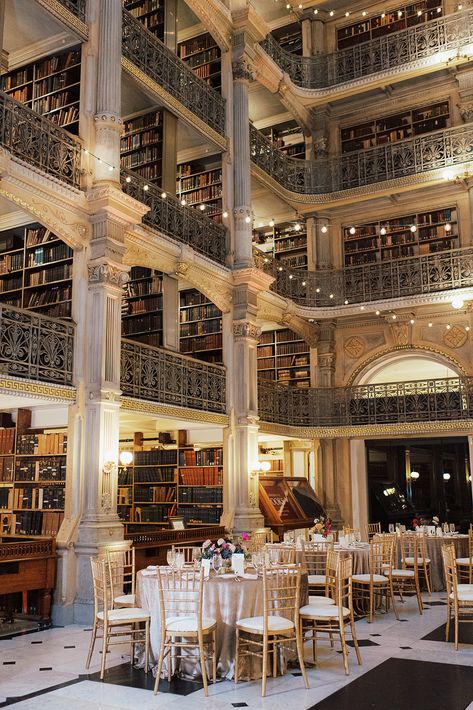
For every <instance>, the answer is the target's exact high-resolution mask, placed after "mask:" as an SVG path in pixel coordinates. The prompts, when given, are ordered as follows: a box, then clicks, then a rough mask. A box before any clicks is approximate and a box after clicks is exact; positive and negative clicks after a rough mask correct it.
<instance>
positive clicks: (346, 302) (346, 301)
mask: <svg viewBox="0 0 473 710" xmlns="http://www.w3.org/2000/svg"><path fill="white" fill-rule="evenodd" d="M345 306H348V298H345Z"/></svg>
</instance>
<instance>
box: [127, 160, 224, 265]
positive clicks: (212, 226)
mask: <svg viewBox="0 0 473 710" xmlns="http://www.w3.org/2000/svg"><path fill="white" fill-rule="evenodd" d="M121 178H122V180H121V181H122V187H123V190H124V191H125V192H126V193H127V194H128V195H131V197H134V198H135V199H136V200H139V202H143V203H144V204H145V205H148V207H149V208H150V211H149V212H147V213H146V214H145V216H144V217H143V222H144V223H145V224H148V225H149V226H150V227H152V228H154V229H157V230H158V231H159V232H162V233H163V234H166V235H167V236H168V237H171V239H175V240H176V241H178V242H182V243H184V244H189V246H191V247H192V248H193V249H195V251H198V252H199V253H200V254H203V255H204V256H207V257H208V258H209V259H212V261H216V262H217V263H218V264H223V265H224V264H225V261H226V257H227V230H226V229H225V227H223V226H222V225H220V224H216V223H215V222H214V221H213V220H211V219H209V218H208V217H205V216H204V215H203V214H202V213H199V212H198V211H197V210H195V209H193V208H192V207H186V206H182V205H181V204H180V203H179V200H177V199H176V198H175V197H174V196H173V195H168V194H166V197H163V196H162V195H163V191H162V190H161V189H160V188H158V187H156V186H155V185H152V184H148V183H147V182H146V180H145V179H144V178H142V177H141V175H137V174H136V173H134V172H132V171H131V170H122V171H121ZM127 178H129V180H127ZM145 186H147V189H146V190H145V189H144V187H145Z"/></svg>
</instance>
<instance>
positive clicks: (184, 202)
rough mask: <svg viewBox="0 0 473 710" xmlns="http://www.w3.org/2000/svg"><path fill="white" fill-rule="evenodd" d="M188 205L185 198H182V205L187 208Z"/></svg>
mask: <svg viewBox="0 0 473 710" xmlns="http://www.w3.org/2000/svg"><path fill="white" fill-rule="evenodd" d="M186 204H187V202H186V201H185V199H184V198H182V200H181V205H182V206H183V207H185V206H186Z"/></svg>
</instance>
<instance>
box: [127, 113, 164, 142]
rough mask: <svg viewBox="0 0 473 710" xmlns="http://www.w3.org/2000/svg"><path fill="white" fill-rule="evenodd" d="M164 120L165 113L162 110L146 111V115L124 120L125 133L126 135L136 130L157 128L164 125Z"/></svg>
mask: <svg viewBox="0 0 473 710" xmlns="http://www.w3.org/2000/svg"><path fill="white" fill-rule="evenodd" d="M162 122H163V114H162V112H161V111H152V112H151V113H145V114H144V116H138V117H137V118H130V119H129V120H128V121H124V123H123V134H124V136H126V135H127V134H128V133H134V132H135V131H142V130H143V129H151V128H157V127H158V126H161V125H162Z"/></svg>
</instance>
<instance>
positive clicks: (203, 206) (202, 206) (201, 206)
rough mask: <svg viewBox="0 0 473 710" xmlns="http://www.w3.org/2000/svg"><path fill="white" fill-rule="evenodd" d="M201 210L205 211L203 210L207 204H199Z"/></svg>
mask: <svg viewBox="0 0 473 710" xmlns="http://www.w3.org/2000/svg"><path fill="white" fill-rule="evenodd" d="M199 210H200V211H201V212H203V211H204V210H205V205H204V204H202V205H199Z"/></svg>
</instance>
